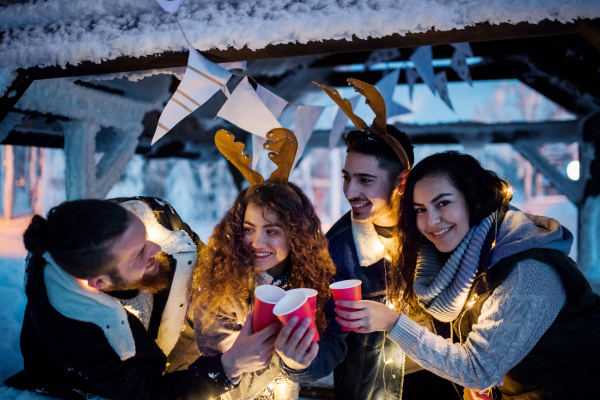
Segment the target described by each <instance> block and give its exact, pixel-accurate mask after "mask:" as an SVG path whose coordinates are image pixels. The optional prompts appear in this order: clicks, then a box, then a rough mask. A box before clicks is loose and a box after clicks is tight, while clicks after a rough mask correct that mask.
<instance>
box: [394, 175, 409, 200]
mask: <svg viewBox="0 0 600 400" xmlns="http://www.w3.org/2000/svg"><path fill="white" fill-rule="evenodd" d="M409 172H410V171H409V170H408V169H405V170H404V171H402V172H401V173H400V175H398V176H397V177H396V181H395V182H394V184H395V185H396V187H397V188H398V193H399V194H400V195H402V194H403V193H404V188H405V187H406V180H407V179H408V174H409Z"/></svg>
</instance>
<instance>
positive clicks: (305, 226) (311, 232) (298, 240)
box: [194, 181, 335, 399]
mask: <svg viewBox="0 0 600 400" xmlns="http://www.w3.org/2000/svg"><path fill="white" fill-rule="evenodd" d="M334 273H335V267H334V265H333V262H332V261H331V258H330V257H329V253H328V250H327V240H326V239H325V236H324V235H323V233H322V232H321V223H320V221H319V218H318V217H317V214H316V212H315V210H314V208H313V206H312V204H311V202H310V200H309V199H308V198H307V197H306V195H305V194H304V193H303V192H302V190H301V189H300V188H299V187H298V186H296V185H294V184H293V183H289V182H288V183H287V184H275V183H272V182H270V181H266V182H263V183H259V184H255V185H252V186H250V187H249V188H247V189H245V190H243V191H242V192H240V194H239V196H238V197H237V199H236V201H235V203H234V205H233V207H231V209H230V210H229V211H228V212H227V214H226V215H225V217H224V218H223V220H222V221H221V222H220V223H219V224H218V225H217V226H216V227H215V229H214V231H213V235H212V237H211V238H210V239H209V241H208V245H207V246H206V247H204V249H203V250H202V252H201V253H200V257H199V262H198V267H197V269H196V272H195V275H194V287H195V298H194V306H195V307H194V308H195V310H194V325H195V331H196V339H197V343H198V347H199V348H200V351H201V353H202V354H204V355H207V356H212V355H216V354H219V353H223V355H222V361H223V365H224V369H225V371H226V372H227V374H228V376H229V378H230V380H231V381H232V382H233V383H234V384H237V388H236V389H234V390H233V391H232V392H229V393H228V394H227V395H225V396H226V397H227V398H241V399H247V398H255V399H259V398H260V399H278V398H279V399H282V398H285V399H294V398H297V397H298V385H297V384H295V383H292V382H291V381H289V380H287V379H286V378H284V377H282V376H280V369H279V363H280V358H281V359H282V360H283V361H284V362H285V363H286V365H288V366H290V367H293V368H298V369H302V368H306V367H307V366H308V365H310V362H311V361H312V360H313V359H314V358H315V356H316V354H317V352H318V344H313V345H312V346H311V339H312V337H313V335H314V330H313V331H311V330H312V328H310V329H308V332H309V333H308V334H307V335H306V336H305V337H304V339H302V335H303V334H304V332H306V331H307V328H308V322H310V321H309V320H308V319H307V320H306V321H295V320H292V321H290V323H288V324H287V325H286V327H285V328H284V329H282V330H281V332H280V333H279V323H275V324H273V325H272V326H270V327H267V328H265V329H264V330H263V331H261V332H256V333H254V334H252V332H251V326H252V323H251V322H252V321H251V319H252V313H251V312H250V313H249V310H250V309H251V308H252V302H253V299H254V296H253V292H254V289H255V288H256V287H257V286H258V285H276V286H279V287H281V288H283V289H286V290H287V289H292V288H312V289H315V290H317V291H318V295H317V313H316V321H315V322H316V326H317V328H318V330H319V331H322V330H323V329H324V328H325V325H326V322H325V314H324V311H323V309H324V306H325V302H326V300H327V299H328V298H329V297H330V291H329V283H330V279H331V277H332V275H333V274H334ZM246 316H248V318H247V320H246V321H245V323H244V320H245V319H246ZM296 322H300V325H299V328H298V329H297V330H296V331H295V332H294V334H292V335H290V333H291V330H292V328H293V327H294V326H295V325H296ZM242 325H243V327H242ZM278 333H279V337H278V336H277V334H278ZM238 335H240V336H242V335H245V336H246V337H245V340H242V341H240V340H237V341H236V342H235V344H234V341H235V339H236V337H237V336H238ZM301 339H302V340H301ZM276 340H277V351H276V352H274V350H275V348H276V343H275V342H276ZM321 340H327V338H322V339H321ZM232 344H233V345H234V347H232ZM309 348H310V350H309V351H307V350H308V349H309Z"/></svg>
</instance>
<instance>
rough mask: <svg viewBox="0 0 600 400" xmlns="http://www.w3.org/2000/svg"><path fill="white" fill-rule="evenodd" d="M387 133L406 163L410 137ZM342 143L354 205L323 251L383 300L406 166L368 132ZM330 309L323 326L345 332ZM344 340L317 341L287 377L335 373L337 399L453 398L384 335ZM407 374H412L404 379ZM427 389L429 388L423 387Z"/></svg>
mask: <svg viewBox="0 0 600 400" xmlns="http://www.w3.org/2000/svg"><path fill="white" fill-rule="evenodd" d="M387 132H388V133H389V134H391V135H392V136H393V137H394V138H395V139H396V140H397V141H398V142H399V143H400V145H401V146H402V147H403V148H404V151H405V152H406V155H407V157H408V160H409V162H410V164H411V165H412V164H413V162H414V153H413V146H412V144H411V142H410V139H409V138H408V137H407V136H406V134H404V133H403V132H400V131H399V130H397V129H396V128H395V127H393V126H391V125H388V126H387ZM343 141H344V143H345V144H346V146H347V155H346V161H345V164H344V168H343V170H342V175H343V179H344V184H343V189H344V195H345V196H346V199H347V200H348V202H349V203H350V205H351V206H352V210H351V211H350V212H348V213H347V214H346V215H344V216H343V217H342V218H340V220H339V221H337V222H336V223H335V224H334V225H333V226H332V227H331V229H330V230H329V231H328V232H327V238H328V240H329V252H330V254H331V258H332V259H333V261H334V263H335V264H336V267H337V275H336V277H335V279H336V281H337V280H346V279H359V280H361V282H362V284H361V291H362V298H363V300H372V301H377V302H380V303H386V301H387V299H386V274H387V270H388V268H389V266H390V261H391V259H392V258H393V257H396V256H397V252H398V231H397V229H396V225H397V224H398V218H399V206H400V196H401V195H402V192H403V185H404V181H405V179H406V176H407V173H408V171H405V170H406V166H405V165H402V163H401V162H400V160H399V158H398V156H397V154H396V153H395V152H394V150H393V149H392V148H391V147H390V146H389V145H388V144H387V143H386V142H385V141H384V140H383V139H381V138H380V137H379V136H377V135H375V134H373V133H371V132H368V131H351V132H349V133H348V134H346V135H345V136H344V137H343ZM334 307H335V306H334V305H333V302H332V301H331V302H330V303H329V304H328V308H327V310H326V311H327V313H328V317H329V320H328V326H327V331H329V332H331V333H332V334H333V333H334V332H335V331H337V332H338V334H339V335H342V336H345V335H346V333H342V332H341V331H340V330H339V329H340V328H339V324H338V322H337V321H336V320H335V318H336V315H335V313H334V312H333V308H334ZM420 323H423V324H427V323H428V320H427V319H425V318H424V319H423V321H420ZM345 344H346V345H347V350H346V349H343V348H338V347H336V346H335V345H336V342H332V345H330V346H328V345H326V344H322V345H320V349H319V353H318V354H317V357H316V358H315V360H314V361H313V362H312V364H311V365H310V366H309V367H308V368H307V369H306V370H303V371H294V370H292V369H289V368H288V369H286V372H287V373H288V375H290V377H291V378H292V379H294V380H297V381H300V382H305V381H314V380H315V379H319V378H321V377H323V376H326V375H328V374H329V373H331V371H333V373H334V386H335V397H336V399H339V400H341V399H344V400H347V399H351V400H354V399H355V400H359V399H399V398H401V397H404V398H405V399H416V398H429V397H427V396H428V395H430V394H431V395H432V396H434V397H435V396H437V397H439V395H440V394H441V395H442V397H440V398H452V397H451V396H452V395H454V396H456V394H455V392H454V388H453V387H452V386H451V384H450V383H449V382H447V381H442V380H441V379H438V378H437V377H435V375H433V374H431V373H429V372H427V371H425V370H423V369H422V368H421V367H420V366H419V365H418V364H416V363H414V362H412V361H411V360H410V359H408V358H405V357H404V353H403V352H402V351H401V350H400V348H399V347H398V346H397V345H395V344H394V343H393V342H392V341H390V340H389V339H387V337H386V334H385V333H384V332H371V333H357V332H350V333H348V334H347V336H345ZM340 354H341V357H340ZM340 360H342V361H341V362H340ZM338 363H339V364H338ZM407 374H410V375H408V377H406V378H405V379H403V376H405V375H407ZM432 388H433V392H428V390H429V389H432ZM403 393H404V394H403ZM444 396H446V397H444Z"/></svg>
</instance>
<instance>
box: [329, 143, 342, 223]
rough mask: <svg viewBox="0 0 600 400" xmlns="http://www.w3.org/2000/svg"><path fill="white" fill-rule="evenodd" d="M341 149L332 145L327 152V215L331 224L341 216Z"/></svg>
mask: <svg viewBox="0 0 600 400" xmlns="http://www.w3.org/2000/svg"><path fill="white" fill-rule="evenodd" d="M341 150H342V148H341V147H334V148H333V149H331V151H330V152H329V181H330V182H331V184H330V186H329V217H330V218H331V223H332V224H334V223H335V221H337V220H338V219H340V217H341V216H342V178H341V173H342V160H341V157H340V152H341Z"/></svg>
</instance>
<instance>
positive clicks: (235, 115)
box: [217, 77, 281, 137]
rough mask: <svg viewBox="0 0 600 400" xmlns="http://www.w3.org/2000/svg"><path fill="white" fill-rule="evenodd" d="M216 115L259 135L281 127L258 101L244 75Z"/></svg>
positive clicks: (264, 134)
mask: <svg viewBox="0 0 600 400" xmlns="http://www.w3.org/2000/svg"><path fill="white" fill-rule="evenodd" d="M217 117H221V118H223V119H226V120H227V121H229V122H231V123H232V124H234V125H237V126H238V127H240V128H242V129H244V130H246V131H248V132H250V133H252V134H254V135H258V136H261V137H266V135H267V132H269V131H270V130H271V129H273V128H281V124H280V123H279V122H278V121H277V118H275V117H274V116H273V114H272V113H271V111H269V109H268V108H267V107H266V106H265V105H264V104H263V102H262V101H260V98H259V97H258V95H257V94H256V91H255V90H254V88H252V86H251V85H250V82H249V81H248V77H244V79H242V81H241V82H240V83H239V84H238V85H237V87H236V88H235V90H234V91H233V93H231V97H230V98H229V99H227V101H226V102H225V104H223V107H221V109H220V110H219V112H218V113H217Z"/></svg>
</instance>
